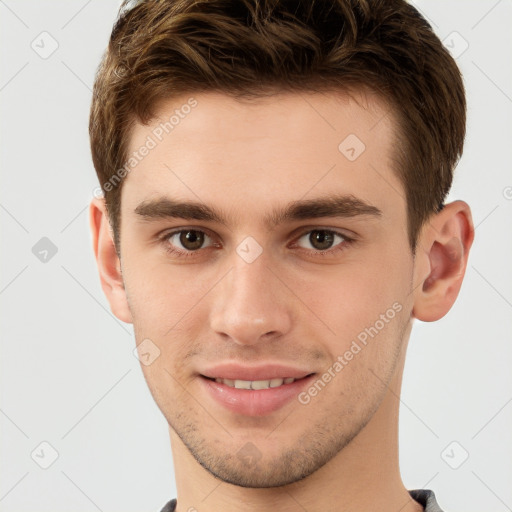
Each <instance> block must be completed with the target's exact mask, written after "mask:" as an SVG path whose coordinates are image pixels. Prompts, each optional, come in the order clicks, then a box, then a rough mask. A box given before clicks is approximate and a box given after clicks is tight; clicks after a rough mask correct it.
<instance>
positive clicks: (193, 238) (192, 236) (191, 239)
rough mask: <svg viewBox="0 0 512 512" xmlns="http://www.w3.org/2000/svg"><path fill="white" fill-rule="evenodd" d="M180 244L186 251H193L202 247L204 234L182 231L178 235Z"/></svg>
mask: <svg viewBox="0 0 512 512" xmlns="http://www.w3.org/2000/svg"><path fill="white" fill-rule="evenodd" d="M180 242H181V244H182V245H183V247H185V248H186V249H188V250H190V251H194V250H196V249H200V248H201V246H202V245H203V242H204V234H203V233H201V231H183V232H182V233H181V234H180Z"/></svg>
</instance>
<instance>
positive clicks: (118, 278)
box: [89, 198, 132, 323]
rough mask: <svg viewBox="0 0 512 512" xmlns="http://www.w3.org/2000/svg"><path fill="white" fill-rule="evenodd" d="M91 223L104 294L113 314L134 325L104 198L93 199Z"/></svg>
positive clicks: (90, 211)
mask: <svg viewBox="0 0 512 512" xmlns="http://www.w3.org/2000/svg"><path fill="white" fill-rule="evenodd" d="M89 223H90V228H91V234H92V241H93V249H94V255H95V257H96V263H97V265H98V271H99V274H100V281H101V287H102V288H103V293H105V296H106V297H107V300H108V302H109V304H110V309H111V311H112V313H113V314H114V315H115V316H116V317H117V318H119V320H122V321H123V322H126V323H132V316H131V313H130V309H129V307H128V300H127V297H126V290H125V288H124V282H123V276H122V273H121V262H120V260H119V257H118V255H117V252H116V248H115V245H114V240H113V236H112V230H111V227H110V223H109V219H108V212H107V209H106V206H105V199H104V198H93V199H92V201H91V204H90V206H89Z"/></svg>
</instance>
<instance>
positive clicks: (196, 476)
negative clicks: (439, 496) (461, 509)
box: [169, 343, 423, 512]
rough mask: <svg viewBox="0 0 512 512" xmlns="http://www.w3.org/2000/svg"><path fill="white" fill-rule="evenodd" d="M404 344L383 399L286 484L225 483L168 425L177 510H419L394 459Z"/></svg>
mask: <svg viewBox="0 0 512 512" xmlns="http://www.w3.org/2000/svg"><path fill="white" fill-rule="evenodd" d="M405 350H406V343H404V347H403V350H402V354H401V356H400V360H399V362H398V364H397V367H396V368H397V369H396V371H395V374H394V376H393V378H392V381H391V383H390V385H389V387H388V388H387V391H386V394H385V396H384V399H383V401H382V402H381V404H380V406H379V408H378V410H377V411H376V412H375V414H374V415H373V417H372V419H371V420H370V421H369V422H368V423H367V425H366V426H365V427H364V428H363V429H362V430H361V432H360V433H359V434H358V435H357V436H356V437H355V438H354V439H353V440H352V442H351V443H350V444H349V445H347V446H346V447H345V448H344V449H343V450H342V451H341V452H339V453H338V454H337V455H336V456H335V457H333V458H332V459H331V460H330V461H329V462H328V463H327V464H325V465H324V466H323V467H322V468H320V469H319V470H318V471H316V472H315V473H313V474H311V475H310V476H308V477H306V478H304V479H303V480H300V481H299V482H295V483H293V484H290V485H286V486H282V487H275V488H266V489H259V488H258V489H255V488H244V487H239V486H235V485H232V484H229V483H225V482H223V481H221V480H219V479H217V478H215V477H214V476H213V475H212V474H210V473H209V472H208V471H207V470H206V469H204V468H203V467H202V466H201V465H200V464H199V463H198V462H197V461H196V460H195V458H194V457H193V456H192V454H191V453H190V452H189V450H188V449H187V447H186V446H185V445H184V444H183V443H182V441H181V440H180V439H179V437H178V436H177V435H176V434H175V433H174V431H173V430H172V429H169V432H170V436H171V446H172V453H173V460H174V464H175V470H176V485H177V491H178V500H177V501H178V504H177V508H176V512H187V511H189V510H200V511H201V512H218V511H219V510H222V511H223V512H235V511H237V512H239V511H240V509H241V505H243V510H244V511H247V512H262V511H266V510H269V509H274V510H279V511H281V512H303V511H304V510H307V511H308V512H320V511H322V512H325V511H329V510H334V509H335V510H336V511H337V512H348V511H349V510H351V511H353V510H358V511H360V512H366V511H367V512H370V511H374V510H380V511H381V512H396V511H397V510H400V512H420V511H422V510H423V508H422V506H421V505H419V503H417V502H416V501H414V500H413V499H412V498H411V497H410V495H409V493H408V491H407V489H406V488H405V487H404V485H403V483H402V480H401V477H400V470H399V463H398V411H399V404H400V400H399V397H400V388H401V382H402V374H403V365H404V361H405Z"/></svg>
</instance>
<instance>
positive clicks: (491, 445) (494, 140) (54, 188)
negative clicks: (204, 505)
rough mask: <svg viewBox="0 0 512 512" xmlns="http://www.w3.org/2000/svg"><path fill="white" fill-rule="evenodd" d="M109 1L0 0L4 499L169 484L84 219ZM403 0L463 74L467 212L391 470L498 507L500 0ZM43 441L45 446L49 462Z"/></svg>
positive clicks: (154, 497) (508, 412) (114, 498)
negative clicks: (458, 287) (447, 298)
mask: <svg viewBox="0 0 512 512" xmlns="http://www.w3.org/2000/svg"><path fill="white" fill-rule="evenodd" d="M119 4H120V2H119V1H115V0H111V1H106V0H89V1H85V0H73V1H69V0H68V1H53V2H49V1H46V2H44V1H36V0H30V1H28V0H27V1H21V0H19V1H16V0H0V23H1V25H0V38H1V52H2V56H1V76H0V91H1V93H0V100H1V113H0V119H1V141H2V149H1V169H2V184H1V185H2V186H1V189H0V194H1V196H0V222H1V229H2V264H1V276H0V314H1V317H2V358H1V411H0V412H1V414H0V428H1V450H2V452H1V459H0V460H1V473H0V482H1V484H0V510H2V511H3V512H28V511H31V512H36V511H37V512H43V511H44V512H46V511H48V512H49V511H51V512H58V511H66V512H68V511H70V510H73V511H74V512H82V511H84V512H85V511H97V510H101V511H105V512H111V511H123V512H131V511H137V512H142V511H148V512H149V511H158V510H159V509H160V507H162V506H163V504H164V503H165V502H166V501H167V500H168V499H170V498H171V497H174V496H175V486H174V474H173V466H172V460H171V452H170V447H169V439H168V433H167V425H166V422H165V420H164V418H163V416H162V415H161V414H160V412H159V410H158V409H157V407H156V405H155V404H154V402H153V400H152V398H151V396H150V393H149V391H148V389H147V386H146V383H145V381H144V379H143V376H142V372H141V370H140V367H139V362H138V360H137V359H136V358H135V357H134V355H133V352H132V351H133V349H134V346H135V343H134V338H133V330H132V327H131V326H130V325H125V324H123V323H121V322H119V321H118V320H117V319H115V318H114V317H113V316H112V315H111V313H110V311H109V307H108V304H107V302H106V300H105V298H104V296H103V293H102V291H101V288H100V285H99V279H98V277H97V271H96V267H95V262H94V258H93V253H92V250H91V239H90V235H89V231H88V220H87V207H88V203H89V201H90V199H91V197H92V193H93V190H94V189H95V187H97V181H96V177H95V174H94V170H93V166H92V163H91V158H90V154H89V147H88V134H87V122H88V109H89V104H90V99H91V87H92V84H93V77H94V73H95V69H96V67H97V65H98V63H99V60H100V56H101V54H102V52H103V50H104V48H105V47H106V44H107V41H108V37H109V34H110V30H111V27H112V23H113V20H114V18H115V15H116V12H117V8H118V7H119ZM415 4H416V5H417V6H418V7H419V8H420V9H421V11H422V12H423V13H424V14H425V15H426V16H427V18H428V19H429V20H430V22H431V23H432V24H433V27H434V29H435V30H436V32H437V34H438V35H439V36H440V37H441V39H443V40H446V41H447V43H448V45H450V46H452V51H453V52H454V54H457V55H458V57H457V61H458V63H459V65H460V67H461V69H462V71H463V74H464V77H465V83H466V87H467V94H468V104H469V108H468V115H469V122H468V134H467V139H466V149H465V154H464V157H463V159H462V161H461V163H460V164H459V166H458V169H457V174H456V178H455V183H454V187H453V191H452V194H451V198H452V199H455V198H461V199H465V200H466V201H467V202H469V204H470V205H471V207H472V209H473V215H474V221H475V225H476V226H477V230H476V241H475V245H474V247H473V250H472V254H471V257H470V261H469V266H468V271H467V277H466V280H465V283H464V285H463V287H462V291H461V294H460V297H459V299H458V301H457V303H456V305H455V306H454V307H453V309H452V311H451V312H450V313H449V314H448V316H447V317H445V318H444V319H442V320H441V321H439V322H436V323H432V324H425V323H421V322H417V323H416V326H415V329H414V330H413V335H412V340H411V343H410V348H409V353H408V361H407V364H406V370H405V376H404V383H403V395H402V408H401V418H400V446H401V452H400V460H401V467H402V474H403V479H404V482H405V485H406V486H407V487H408V488H409V489H412V488H430V489H433V490H434V491H435V492H436V495H437V498H438V500H439V503H440V504H441V506H442V507H443V508H444V509H445V510H447V511H457V510H460V511H464V512H473V511H474V512H476V511H481V510H486V511H487V512H504V511H507V510H512V485H511V483H512V462H511V461H512V436H511V432H512V429H511V426H512V372H511V368H512V348H511V346H512V345H511V334H510V333H511V331H512V314H511V313H512V286H511V283H512V275H511V274H512V271H511V264H510V261H511V256H512V236H511V226H512V222H511V220H512V219H511V218H512V188H511V187H512V174H511V172H510V169H511V162H512V157H511V146H512V139H511V136H512V129H511V127H512V68H511V65H510V63H511V57H512V55H511V53H512V32H511V30H510V27H511V22H512V2H511V1H510V0H501V1H496V0H485V1H483V0H480V1H464V2H463V1H461V0H458V1H457V0H451V1H442V2H441V1H434V0H429V1H426V0H425V1H417V2H415ZM44 31H46V32H48V34H50V35H46V34H43V35H41V33H42V32H44ZM454 32H456V34H454ZM54 41H56V42H57V43H58V48H57V49H56V51H55V52H54V53H53V54H51V55H50V56H47V55H46V54H44V53H45V52H49V51H50V50H51V49H52V45H55V42H54ZM466 44H467V45H469V46H468V48H467V49H466V50H465V51H464V49H465V46H466ZM31 45H32V46H31ZM33 47H34V48H35V49H33ZM41 54H43V56H44V57H47V58H42V57H41V56H40V55H41ZM43 237H47V238H49V239H50V240H51V241H52V242H53V244H55V246H56V247H57V249H58V252H57V253H56V254H55V255H53V256H52V255H51V252H50V253H48V255H47V261H46V262H42V261H40V259H39V258H38V257H36V255H35V254H34V253H33V252H32V248H33V247H34V246H35V245H36V243H38V241H39V240H40V239H41V238H43ZM36 247H38V246H36ZM36 252H37V251H36ZM43 255H44V253H43V254H39V257H42V256H43ZM44 441H45V442H47V443H49V444H50V445H51V446H52V447H53V449H54V450H56V451H57V452H58V454H59V456H58V458H57V459H56V461H55V462H54V463H53V464H52V465H51V466H50V467H49V468H48V469H42V468H41V467H40V464H45V463H49V462H50V457H51V453H52V448H49V447H48V446H47V445H41V443H42V442H44ZM454 441H455V443H454V444H452V443H453V442H454ZM466 452H467V454H468V455H469V456H468V458H467V460H465V461H464V462H463V463H462V464H461V461H463V459H464V457H465V456H466ZM31 454H32V455H31ZM460 464H461V465H460ZM450 465H451V466H459V467H458V468H457V469H453V468H452V467H450ZM207 492H209V491H208V490H206V489H205V494H207Z"/></svg>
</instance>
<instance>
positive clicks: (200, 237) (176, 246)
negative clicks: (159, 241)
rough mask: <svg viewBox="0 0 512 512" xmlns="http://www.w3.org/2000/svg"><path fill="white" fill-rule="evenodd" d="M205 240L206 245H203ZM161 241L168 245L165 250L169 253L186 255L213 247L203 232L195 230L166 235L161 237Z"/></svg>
mask: <svg viewBox="0 0 512 512" xmlns="http://www.w3.org/2000/svg"><path fill="white" fill-rule="evenodd" d="M205 240H209V241H210V243H209V244H208V245H204V243H205ZM163 241H164V242H166V243H167V244H168V247H167V249H168V250H169V251H170V252H176V253H188V252H194V251H198V250H199V249H204V248H205V247H209V246H211V245H213V244H212V243H211V238H210V237H209V236H208V235H207V234H206V233H205V232H204V231H199V230H196V229H183V230H181V231H174V232H172V233H168V234H166V235H165V236H164V237H163Z"/></svg>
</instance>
